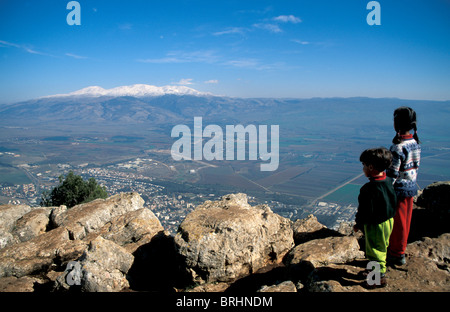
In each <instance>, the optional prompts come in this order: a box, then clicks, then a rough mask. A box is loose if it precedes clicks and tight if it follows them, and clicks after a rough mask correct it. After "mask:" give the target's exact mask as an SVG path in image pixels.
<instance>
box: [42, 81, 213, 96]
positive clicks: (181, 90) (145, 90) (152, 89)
mask: <svg viewBox="0 0 450 312" xmlns="http://www.w3.org/2000/svg"><path fill="white" fill-rule="evenodd" d="M167 94H176V95H195V96H206V95H212V94H211V93H208V92H200V91H198V90H195V89H193V88H189V87H186V86H173V85H166V86H162V87H157V86H153V85H147V84H133V85H129V86H119V87H115V88H111V89H104V88H102V87H100V86H89V87H86V88H83V89H80V90H77V91H74V92H70V93H67V94H55V95H48V96H43V97H40V98H55V97H77V96H80V97H99V96H114V97H118V96H133V97H146V96H161V95H167Z"/></svg>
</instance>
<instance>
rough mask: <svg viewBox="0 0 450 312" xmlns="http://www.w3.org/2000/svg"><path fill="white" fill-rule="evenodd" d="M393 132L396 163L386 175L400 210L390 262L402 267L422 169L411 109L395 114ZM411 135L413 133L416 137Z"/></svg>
mask: <svg viewBox="0 0 450 312" xmlns="http://www.w3.org/2000/svg"><path fill="white" fill-rule="evenodd" d="M394 129H395V131H396V132H397V134H396V136H395V137H394V139H393V140H392V143H394V144H393V145H392V146H391V148H390V151H391V153H392V156H393V159H392V164H391V167H390V168H389V169H388V170H386V174H387V176H389V177H391V178H393V179H394V180H395V182H394V189H395V192H396V195H397V208H396V213H395V216H394V228H393V230H392V233H391V237H390V240H389V250H388V258H387V261H388V263H390V264H395V265H403V264H405V263H406V260H405V250H406V244H407V242H408V235H409V228H410V224H411V215H412V209H413V197H414V196H415V195H416V194H417V172H418V169H419V165H420V145H419V144H420V141H419V137H418V136H417V118H416V112H415V111H414V110H413V109H412V108H409V107H399V108H397V109H396V110H395V111H394ZM410 131H414V134H411V133H410Z"/></svg>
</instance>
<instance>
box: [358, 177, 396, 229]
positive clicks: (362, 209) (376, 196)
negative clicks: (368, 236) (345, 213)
mask: <svg viewBox="0 0 450 312" xmlns="http://www.w3.org/2000/svg"><path fill="white" fill-rule="evenodd" d="M369 180H370V182H368V183H366V184H364V185H363V186H362V187H361V189H360V191H359V196H358V203H359V205H358V211H357V213H356V216H355V222H356V226H357V227H358V228H360V229H362V228H363V225H364V224H380V223H382V222H384V221H386V220H388V219H390V218H392V217H393V216H394V214H395V209H396V206H397V196H396V195H395V191H394V187H393V180H392V178H389V177H386V174H384V175H383V176H382V177H378V178H369Z"/></svg>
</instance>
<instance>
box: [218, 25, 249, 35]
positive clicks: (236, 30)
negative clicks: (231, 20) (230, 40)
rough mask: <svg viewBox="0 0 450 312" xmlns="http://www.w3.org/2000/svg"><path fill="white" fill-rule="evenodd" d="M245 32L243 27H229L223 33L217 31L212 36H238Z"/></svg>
mask: <svg viewBox="0 0 450 312" xmlns="http://www.w3.org/2000/svg"><path fill="white" fill-rule="evenodd" d="M244 32H245V28H243V27H231V28H228V29H226V30H223V31H218V32H215V33H213V35H214V36H222V35H232V34H240V35H243V34H244Z"/></svg>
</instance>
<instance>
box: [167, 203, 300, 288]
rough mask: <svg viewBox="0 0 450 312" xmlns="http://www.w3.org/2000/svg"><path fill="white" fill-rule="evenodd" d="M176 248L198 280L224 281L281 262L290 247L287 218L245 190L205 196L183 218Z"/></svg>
mask: <svg viewBox="0 0 450 312" xmlns="http://www.w3.org/2000/svg"><path fill="white" fill-rule="evenodd" d="M175 244H176V247H177V250H178V253H179V254H180V255H181V256H182V257H183V259H184V265H185V267H186V268H187V270H189V271H190V273H191V274H192V278H193V280H196V281H197V282H200V283H202V282H213V281H218V282H224V281H231V280H234V279H236V278H237V277H240V276H243V275H247V274H250V273H252V272H255V271H256V270H258V269H259V268H261V267H263V266H265V265H266V264H268V263H271V262H279V261H281V259H282V258H283V256H284V255H285V254H286V253H287V252H288V251H289V250H290V249H291V248H292V247H293V245H294V242H293V234H292V229H291V221H289V220H288V219H285V218H283V217H281V216H279V215H277V214H274V213H273V212H272V211H271V210H270V208H269V207H268V206H265V205H261V206H255V207H252V206H250V205H249V204H248V202H247V196H246V195H245V194H231V195H226V196H223V197H222V198H221V199H220V200H219V201H215V202H211V201H206V202H205V203H204V204H202V205H199V206H198V207H197V208H196V209H195V210H194V211H193V212H191V213H190V214H189V215H188V216H187V217H186V219H185V220H184V221H183V222H182V223H181V225H180V227H179V230H178V233H177V235H176V236H175Z"/></svg>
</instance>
